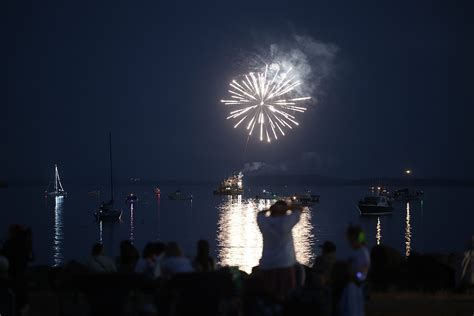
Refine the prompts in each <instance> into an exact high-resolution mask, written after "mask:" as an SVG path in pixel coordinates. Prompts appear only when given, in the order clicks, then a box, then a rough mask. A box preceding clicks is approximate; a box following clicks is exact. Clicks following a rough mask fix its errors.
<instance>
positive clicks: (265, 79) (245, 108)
mask: <svg viewBox="0 0 474 316" xmlns="http://www.w3.org/2000/svg"><path fill="white" fill-rule="evenodd" d="M291 70H292V69H291V68H290V69H289V70H288V71H286V72H282V71H280V66H279V65H278V64H271V65H270V66H268V65H265V69H264V70H263V71H262V72H251V73H249V74H246V75H243V76H242V78H241V79H240V80H239V81H237V80H232V82H231V83H230V84H229V85H230V87H231V88H230V89H229V90H228V91H229V93H230V99H229V100H221V102H222V103H224V104H226V105H231V106H235V107H239V109H237V110H234V111H231V112H230V113H229V114H230V115H229V116H228V117H227V119H234V120H236V121H237V123H236V124H235V125H234V128H237V127H238V126H239V125H241V124H242V123H244V126H246V129H247V130H248V134H249V136H251V135H252V133H253V131H254V129H255V127H256V126H257V129H260V141H264V140H265V139H266V140H267V142H270V141H271V140H272V138H274V139H275V140H276V139H278V136H279V135H281V136H284V135H285V130H286V129H292V128H293V127H295V126H298V125H299V123H298V122H297V121H296V117H295V116H294V115H293V114H295V112H300V113H304V112H305V111H306V107H303V106H300V105H299V103H301V102H302V101H305V100H309V99H311V97H295V96H296V95H295V88H296V87H298V86H300V85H301V84H302V82H301V80H299V79H298V78H297V76H296V74H293V73H291Z"/></svg>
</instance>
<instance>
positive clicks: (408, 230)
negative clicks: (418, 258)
mask: <svg viewBox="0 0 474 316" xmlns="http://www.w3.org/2000/svg"><path fill="white" fill-rule="evenodd" d="M410 252H411V216H410V203H409V202H407V213H406V218H405V256H406V257H408V256H409V255H410Z"/></svg>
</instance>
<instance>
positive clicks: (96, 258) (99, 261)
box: [87, 243, 117, 273]
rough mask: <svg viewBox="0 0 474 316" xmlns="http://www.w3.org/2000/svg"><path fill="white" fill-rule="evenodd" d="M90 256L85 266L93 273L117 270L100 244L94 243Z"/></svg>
mask: <svg viewBox="0 0 474 316" xmlns="http://www.w3.org/2000/svg"><path fill="white" fill-rule="evenodd" d="M91 255H92V258H91V259H90V260H89V262H87V267H88V268H89V270H90V271H91V272H93V273H113V272H117V268H116V267H115V263H114V262H113V261H112V259H110V258H109V257H107V256H105V254H104V247H103V245H102V244H98V243H97V244H94V246H92V253H91Z"/></svg>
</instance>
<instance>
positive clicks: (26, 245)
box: [2, 224, 33, 311]
mask: <svg viewBox="0 0 474 316" xmlns="http://www.w3.org/2000/svg"><path fill="white" fill-rule="evenodd" d="M32 248H33V237H32V233H31V229H30V228H26V227H23V226H21V225H16V224H15V225H10V227H9V229H8V238H7V240H5V242H4V244H3V249H2V254H3V256H5V258H6V259H7V260H8V284H9V287H10V288H11V289H12V290H13V292H14V293H15V304H16V307H17V311H21V310H23V309H24V308H25V307H26V303H27V295H26V280H25V272H26V268H27V267H28V262H30V261H31V260H32V258H33V249H32Z"/></svg>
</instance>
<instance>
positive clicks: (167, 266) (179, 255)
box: [161, 242, 194, 277]
mask: <svg viewBox="0 0 474 316" xmlns="http://www.w3.org/2000/svg"><path fill="white" fill-rule="evenodd" d="M193 271H194V269H193V266H192V265H191V261H190V260H189V259H188V258H186V257H185V256H184V254H183V251H182V250H181V248H180V247H179V245H178V244H177V243H176V242H170V243H168V244H167V245H166V249H165V256H164V258H163V261H162V262H161V272H162V274H163V276H165V277H169V276H172V275H173V274H176V273H185V272H193Z"/></svg>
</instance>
